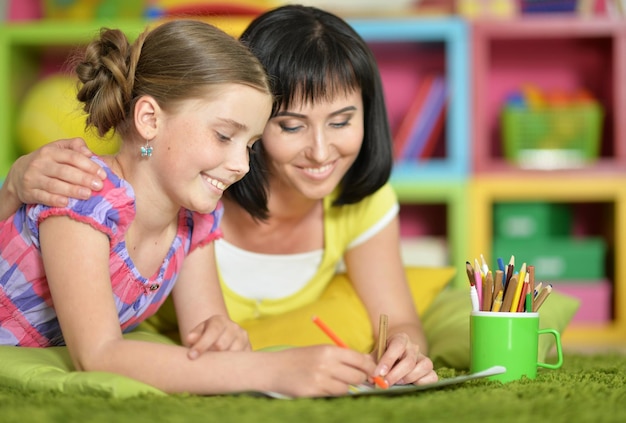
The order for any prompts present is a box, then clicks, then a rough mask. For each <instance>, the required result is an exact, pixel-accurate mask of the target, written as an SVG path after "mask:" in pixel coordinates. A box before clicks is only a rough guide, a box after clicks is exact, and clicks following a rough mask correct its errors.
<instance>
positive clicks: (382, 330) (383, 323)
mask: <svg viewBox="0 0 626 423" xmlns="http://www.w3.org/2000/svg"><path fill="white" fill-rule="evenodd" d="M387 325H388V317H387V315H386V314H381V315H380V318H379V320H378V352H377V358H376V362H377V363H378V362H379V361H380V359H381V358H382V356H383V354H384V353H385V350H386V349H387Z"/></svg>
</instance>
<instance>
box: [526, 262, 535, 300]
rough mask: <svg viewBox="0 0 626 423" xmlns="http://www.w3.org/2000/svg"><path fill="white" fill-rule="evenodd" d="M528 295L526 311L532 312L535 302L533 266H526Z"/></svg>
mask: <svg viewBox="0 0 626 423" xmlns="http://www.w3.org/2000/svg"><path fill="white" fill-rule="evenodd" d="M527 293H530V296H529V298H530V303H529V304H527V306H526V309H527V310H530V311H532V310H533V303H534V302H535V266H532V265H530V266H528V292H527Z"/></svg>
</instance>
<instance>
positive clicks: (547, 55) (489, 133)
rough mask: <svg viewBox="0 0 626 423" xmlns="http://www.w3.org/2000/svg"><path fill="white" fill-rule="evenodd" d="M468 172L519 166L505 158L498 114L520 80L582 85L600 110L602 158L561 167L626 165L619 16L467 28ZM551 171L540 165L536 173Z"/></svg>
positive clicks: (623, 41)
mask: <svg viewBox="0 0 626 423" xmlns="http://www.w3.org/2000/svg"><path fill="white" fill-rule="evenodd" d="M471 40H472V41H471V53H472V65H471V68H472V88H473V90H474V91H473V96H472V111H473V117H472V122H473V124H474V125H473V130H472V134H473V135H472V139H473V148H472V151H473V161H472V163H473V171H475V172H478V173H493V172H521V173H524V174H531V173H535V171H532V170H523V169H520V168H519V167H518V166H516V165H515V164H514V163H510V162H508V161H506V160H505V159H504V156H503V153H502V138H501V135H500V131H501V127H500V123H499V115H500V110H501V107H502V105H503V104H504V102H505V99H506V97H507V95H508V94H510V93H511V92H513V91H515V90H517V89H519V88H520V86H522V85H524V84H529V83H530V84H534V85H536V86H539V87H544V88H546V89H560V90H571V89H576V88H585V89H587V90H589V91H590V92H591V93H592V94H593V96H594V97H595V98H598V99H599V101H600V102H601V104H602V105H603V107H604V109H605V118H604V124H603V128H602V134H603V135H602V140H601V153H600V157H599V159H598V160H597V161H596V162H594V163H592V164H591V165H590V166H588V167H586V168H584V169H575V170H562V171H559V172H560V173H566V174H567V173H572V172H574V173H575V174H577V173H578V172H580V171H581V170H582V171H584V172H594V173H597V172H604V173H611V172H624V170H625V169H626V143H625V142H624V140H626V121H625V120H624V119H623V116H624V111H626V84H624V79H625V78H626V25H624V22H623V21H620V20H610V19H577V18H553V17H547V18H542V17H533V18H530V17H528V18H525V19H518V20H513V21H477V22H475V23H474V24H472V27H471ZM553 174H554V171H553V173H551V174H544V173H541V171H540V172H539V175H540V176H543V177H545V176H547V177H551V176H552V175H553Z"/></svg>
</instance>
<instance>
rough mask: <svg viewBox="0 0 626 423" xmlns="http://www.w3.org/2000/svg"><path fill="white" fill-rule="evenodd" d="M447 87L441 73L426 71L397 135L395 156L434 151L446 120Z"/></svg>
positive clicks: (427, 154) (425, 154)
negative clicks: (434, 73) (431, 73)
mask: <svg viewBox="0 0 626 423" xmlns="http://www.w3.org/2000/svg"><path fill="white" fill-rule="evenodd" d="M446 103H447V87H446V83H445V79H444V77H443V76H441V75H427V76H425V77H424V79H423V81H422V82H421V83H420V84H419V87H418V89H417V92H416V94H415V97H414V99H413V102H412V103H411V105H410V106H409V109H408V111H407V113H406V114H405V116H404V118H403V119H402V121H401V123H400V126H399V127H398V130H397V132H396V134H395V137H394V158H395V159H396V160H399V161H402V160H413V159H425V158H428V157H430V156H431V155H432V153H433V151H434V149H435V146H436V144H437V142H438V141H439V138H440V135H441V131H442V130H443V123H444V121H445V112H446Z"/></svg>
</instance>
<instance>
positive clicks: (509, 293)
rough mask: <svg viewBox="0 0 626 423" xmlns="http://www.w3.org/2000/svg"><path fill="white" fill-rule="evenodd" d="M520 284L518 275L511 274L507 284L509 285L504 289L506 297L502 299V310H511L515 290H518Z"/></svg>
mask: <svg viewBox="0 0 626 423" xmlns="http://www.w3.org/2000/svg"><path fill="white" fill-rule="evenodd" d="M517 284H518V275H513V276H511V280H510V281H509V283H508V284H507V287H506V289H505V291H504V299H503V300H502V306H501V308H500V309H501V310H502V311H511V304H513V297H514V296H515V291H517Z"/></svg>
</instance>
